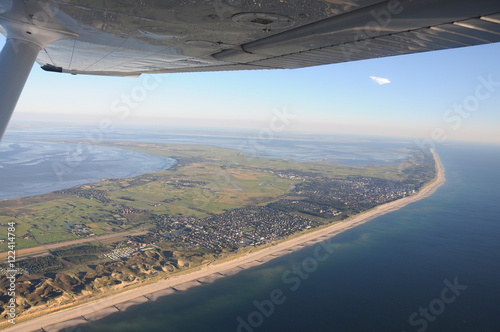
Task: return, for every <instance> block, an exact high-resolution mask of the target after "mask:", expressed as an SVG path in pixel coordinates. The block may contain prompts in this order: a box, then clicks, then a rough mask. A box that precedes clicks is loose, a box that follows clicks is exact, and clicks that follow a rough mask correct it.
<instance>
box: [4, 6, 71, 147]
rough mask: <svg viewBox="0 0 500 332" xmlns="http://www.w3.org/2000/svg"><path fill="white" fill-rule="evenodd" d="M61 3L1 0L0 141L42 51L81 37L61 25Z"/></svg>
mask: <svg viewBox="0 0 500 332" xmlns="http://www.w3.org/2000/svg"><path fill="white" fill-rule="evenodd" d="M57 15H61V14H60V11H59V10H57V3H55V2H54V1H52V0H49V1H29V2H27V1H26V2H25V1H17V0H16V1H2V0H0V25H1V26H2V28H3V29H4V31H5V32H6V34H7V41H6V44H5V46H4V47H3V49H2V52H1V53H0V139H1V138H2V136H3V133H4V132H5V128H7V125H8V123H9V120H10V117H11V115H12V112H13V111H14V108H15V107H16V104H17V100H18V99H19V96H20V95H21V91H22V90H23V87H24V84H25V83H26V80H27V79H28V75H29V73H30V71H31V68H32V67H33V64H34V63H35V60H36V58H37V56H38V53H39V52H40V50H41V49H42V48H43V47H45V46H46V45H48V44H50V43H51V42H54V41H56V40H60V39H64V38H70V37H76V36H78V35H77V34H75V33H72V32H71V31H68V30H67V29H65V28H64V27H63V26H61V25H60V24H58V23H57V19H56V16H57Z"/></svg>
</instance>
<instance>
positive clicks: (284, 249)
mask: <svg viewBox="0 0 500 332" xmlns="http://www.w3.org/2000/svg"><path fill="white" fill-rule="evenodd" d="M432 153H433V155H434V159H435V161H436V168H437V176H436V178H435V180H434V181H432V182H431V183H429V184H428V185H426V186H425V187H424V188H422V189H421V190H420V191H419V193H418V194H416V195H414V196H410V197H405V198H402V199H399V200H397V201H393V202H390V203H386V204H383V205H379V206H377V207H375V208H374V209H372V210H370V211H367V212H364V213H361V214H359V215H356V216H353V217H351V218H349V219H346V220H345V221H342V222H340V223H337V224H334V225H331V226H329V227H326V228H322V229H320V230H317V231H314V232H310V233H308V234H305V235H303V236H299V237H296V238H293V239H290V240H288V241H285V242H282V243H279V244H277V245H275V246H272V247H268V248H265V249H262V250H260V251H257V252H252V253H249V254H247V255H245V256H243V257H239V258H236V259H234V260H231V261H228V262H224V263H220V264H212V265H210V266H207V267H204V268H202V269H201V270H198V271H194V272H192V273H190V274H186V275H182V276H178V277H173V278H169V279H166V280H162V281H159V282H157V283H155V284H151V285H146V286H143V287H140V288H136V289H132V290H129V291H126V292H123V293H120V294H117V295H113V296H111V297H109V298H104V299H100V300H96V301H94V302H90V303H87V304H84V305H81V306H78V307H74V308H70V309H65V310H62V311H59V312H56V313H53V314H49V315H47V316H43V317H39V318H36V319H33V320H31V321H28V322H25V323H21V324H16V325H15V326H13V327H10V328H8V329H6V330H5V331H9V332H14V331H19V332H31V331H41V327H43V328H44V330H45V331H57V330H59V329H62V328H64V327H67V326H74V325H76V324H79V323H83V322H85V320H84V319H83V318H82V317H84V318H85V319H86V320H88V321H92V320H95V319H97V318H96V317H98V318H100V317H103V316H104V315H107V314H109V313H113V312H117V311H118V309H119V310H125V309H126V308H128V307H130V306H131V305H136V304H140V303H143V302H146V301H148V300H155V299H157V298H158V297H160V296H164V295H168V294H170V293H172V292H175V291H174V289H175V290H177V291H184V290H187V289H189V288H190V287H193V286H199V285H201V284H202V283H203V281H204V280H211V279H213V278H214V277H215V276H216V275H215V274H218V275H223V276H230V275H234V274H236V273H239V272H240V271H243V270H244V268H250V267H253V266H257V265H260V264H263V263H264V262H267V261H269V260H270V259H272V258H276V257H280V256H282V255H284V254H286V253H290V252H295V251H297V250H300V249H303V248H304V247H305V246H311V245H314V244H316V243H319V242H322V241H324V240H327V239H329V238H331V237H332V236H334V235H336V234H339V233H341V232H343V231H345V230H347V229H351V228H354V227H356V226H358V225H361V224H363V223H365V222H368V221H370V220H372V219H374V218H376V217H378V216H381V215H383V214H386V213H389V212H392V211H395V210H398V209H400V208H402V207H403V206H406V205H408V204H410V203H413V202H416V201H419V200H421V199H423V198H425V197H428V196H429V195H431V194H432V193H434V192H435V191H436V189H437V188H438V187H440V186H441V185H442V184H443V183H444V182H445V174H444V167H443V165H442V163H441V160H440V159H439V156H438V155H437V154H436V153H435V152H434V151H432ZM197 280H199V281H201V283H200V282H199V281H197ZM212 281H213V280H212ZM145 296H146V297H147V298H146V297H145ZM54 328H57V329H54Z"/></svg>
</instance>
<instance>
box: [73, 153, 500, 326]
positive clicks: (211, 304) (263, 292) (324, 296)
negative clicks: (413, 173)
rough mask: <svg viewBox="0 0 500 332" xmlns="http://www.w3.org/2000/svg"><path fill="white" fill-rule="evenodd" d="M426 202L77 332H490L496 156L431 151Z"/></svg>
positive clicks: (494, 302) (499, 176) (498, 196)
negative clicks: (436, 160)
mask: <svg viewBox="0 0 500 332" xmlns="http://www.w3.org/2000/svg"><path fill="white" fill-rule="evenodd" d="M438 153H439V155H440V156H441V159H442V161H443V163H444V165H445V168H446V178H447V182H446V183H445V184H444V185H443V186H442V187H440V188H439V189H438V191H437V192H436V193H435V194H433V195H432V196H430V197H428V198H426V199H424V200H422V201H419V202H415V203H413V204H410V205H408V206H406V207H404V208H402V209H400V210H398V211H396V212H393V213H390V214H387V215H384V216H381V217H379V218H376V219H374V220H373V221H371V222H369V223H366V224H363V225H361V226H359V227H356V228H354V229H351V230H348V231H346V232H344V233H341V234H340V235H337V236H336V237H334V238H333V239H331V240H329V241H326V242H325V243H324V245H323V246H321V245H315V246H313V247H308V248H305V249H303V250H301V251H298V252H296V253H292V254H289V255H286V256H283V257H280V258H277V259H275V260H273V261H271V262H268V263H266V264H264V265H261V266H258V267H255V268H252V269H249V270H245V271H243V272H240V273H238V274H236V275H234V276H232V277H226V278H222V279H219V280H216V281H214V282H213V283H211V284H209V285H204V286H199V287H195V288H191V289H189V290H187V291H185V292H178V293H175V294H173V295H169V296H166V297H164V298H161V299H159V300H157V301H155V302H148V303H146V304H142V305H138V306H135V307H131V308H129V309H128V310H127V311H125V312H121V313H117V314H114V315H110V316H107V317H106V318H104V319H102V320H99V321H97V322H92V323H88V324H85V325H81V326H79V328H80V329H81V330H82V331H92V332H94V331H120V332H126V331H151V332H153V331H162V332H165V331H167V332H186V331H189V332H198V331H199V332H207V331H210V332H211V331H214V332H215V331H216V332H225V331H228V332H229V331H236V332H253V331H258V332H262V331H266V332H271V331H272V332H275V331H307V332H323V331H328V332H330V331H339V332H340V331H341V332H348V331H353V332H354V331H355V332H357V331H383V332H389V331H397V332H402V331H408V332H410V331H418V332H423V331H439V332H442V331H481V332H498V331H500V300H499V299H500V259H499V258H500V206H499V204H498V202H500V172H499V171H498V170H499V166H500V146H493V145H489V146H487V145H465V144H462V145H459V144H449V145H446V146H441V147H439V148H438Z"/></svg>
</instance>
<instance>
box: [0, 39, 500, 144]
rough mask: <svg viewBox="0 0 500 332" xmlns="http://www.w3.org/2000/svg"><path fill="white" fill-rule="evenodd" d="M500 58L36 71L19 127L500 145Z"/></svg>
mask: <svg viewBox="0 0 500 332" xmlns="http://www.w3.org/2000/svg"><path fill="white" fill-rule="evenodd" d="M3 43H4V40H3V37H2V39H1V40H0V45H3ZM499 55H500V44H498V43H497V44H490V45H483V46H476V47H468V48H461V49H454V50H446V51H437V52H427V53H421V54H413V55H405V56H397V57H389V58H383V59H373V60H366V61H357V62H351V63H343V64H336V65H328V66H320V67H311V68H304V69H297V70H265V71H243V72H221V73H193V74H166V75H159V76H155V77H156V78H157V80H158V81H157V80H155V79H154V78H152V77H151V76H150V75H149V76H148V75H146V76H144V77H141V78H117V77H96V76H85V75H77V76H73V75H67V74H56V73H47V72H44V71H42V70H41V69H40V68H39V66H38V65H35V67H34V68H33V70H32V73H31V76H30V78H29V79H28V82H27V84H26V86H25V89H24V92H23V94H22V95H21V98H20V101H19V103H18V106H17V109H16V112H15V117H14V120H25V119H36V120H38V119H47V120H50V119H52V118H54V119H59V120H73V121H89V122H91V123H95V124H96V123H98V122H99V121H101V120H103V119H104V120H111V122H115V123H116V124H119V123H135V124H138V123H144V124H147V123H151V124H156V125H165V126H193V127H201V128H203V127H208V126H214V127H225V128H232V129H235V128H244V129H252V130H258V129H259V128H266V127H269V123H270V121H272V119H273V117H275V116H276V115H275V114H276V112H287V114H291V116H290V119H291V120H290V121H289V122H287V123H286V125H287V126H286V128H285V130H286V131H293V132H304V133H327V134H360V135H361V134H362V135H381V136H395V137H421V138H430V137H432V135H433V133H434V132H436V131H438V132H439V133H441V134H440V135H445V136H446V138H447V139H450V140H471V141H489V142H500V134H499V133H498V128H499V125H500V66H498V57H499ZM370 76H375V77H380V78H386V79H388V80H390V83H388V84H383V85H379V84H377V83H376V82H375V81H374V80H372V79H371V78H370ZM484 82H490V83H488V84H486V85H487V86H485V83H484ZM495 82H498V83H497V85H495ZM144 85H147V86H148V87H150V86H154V88H150V89H148V90H147V93H146V94H145V95H137V96H139V97H140V98H139V99H140V100H139V99H137V100H138V101H139V102H138V103H136V104H137V105H134V107H133V108H132V107H128V111H130V112H128V113H127V115H126V116H123V115H124V113H123V112H120V111H119V106H120V105H123V103H122V102H121V98H122V97H123V96H129V97H130V96H131V95H133V93H134V92H135V93H138V92H141V91H142V92H144V89H143V88H142V90H141V87H144ZM477 93H479V96H480V97H481V98H478V97H477V96H476V95H477ZM459 109H462V111H460V112H459V111H458V110H459ZM292 116H293V119H292Z"/></svg>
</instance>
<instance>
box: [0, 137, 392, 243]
mask: <svg viewBox="0 0 500 332" xmlns="http://www.w3.org/2000/svg"><path fill="white" fill-rule="evenodd" d="M108 145H109V146H112V147H117V148H123V149H132V150H137V151H141V152H146V153H150V154H154V155H160V156H165V157H171V158H174V159H176V160H178V164H177V165H176V166H175V167H173V168H171V169H168V170H163V171H159V172H155V173H148V174H143V175H140V176H137V177H135V178H124V179H109V180H104V181H102V182H100V183H95V184H89V185H82V186H78V187H75V188H73V189H75V190H76V192H74V193H71V194H67V193H51V194H45V195H39V196H34V197H27V198H19V199H11V200H5V201H1V202H0V227H3V228H4V231H2V232H1V233H0V239H5V238H6V237H7V231H6V228H5V227H6V225H7V222H12V221H14V222H16V223H17V227H16V236H17V248H18V249H21V248H26V247H33V246H37V245H43V244H47V243H53V242H61V241H66V240H73V239H78V238H85V237H88V236H93V235H102V234H110V233H114V232H119V231H124V230H128V229H134V228H138V227H140V226H142V227H148V226H151V224H152V222H151V218H152V216H153V215H156V216H157V215H172V216H192V217H206V216H209V215H211V214H219V213H223V212H224V211H226V210H231V209H235V208H238V207H243V206H246V205H249V204H254V205H262V204H267V203H270V202H273V201H276V200H278V199H280V198H283V197H285V196H286V195H287V194H288V193H289V192H290V190H291V189H292V188H293V186H294V185H296V184H299V183H301V182H302V181H303V180H302V179H300V178H297V179H287V178H282V177H279V176H278V175H277V173H276V172H277V171H286V170H295V171H301V172H315V173H319V174H321V175H322V176H325V177H332V178H333V177H336V178H342V177H345V176H348V175H357V176H372V177H382V178H397V177H398V176H401V169H398V168H397V167H388V166H384V167H350V166H345V165H334V164H328V163H326V162H302V163H301V162H293V161H290V160H278V159H264V158H252V157H246V156H243V155H241V153H240V152H239V151H236V150H231V149H224V148H217V147H211V146H195V145H164V144H132V143H112V144H108ZM92 191H99V192H101V193H102V194H103V195H104V196H105V197H106V198H107V199H108V200H109V201H106V202H103V201H100V200H99V199H98V198H88V193H91V192H92ZM1 249H2V250H3V251H5V250H6V248H1Z"/></svg>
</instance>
